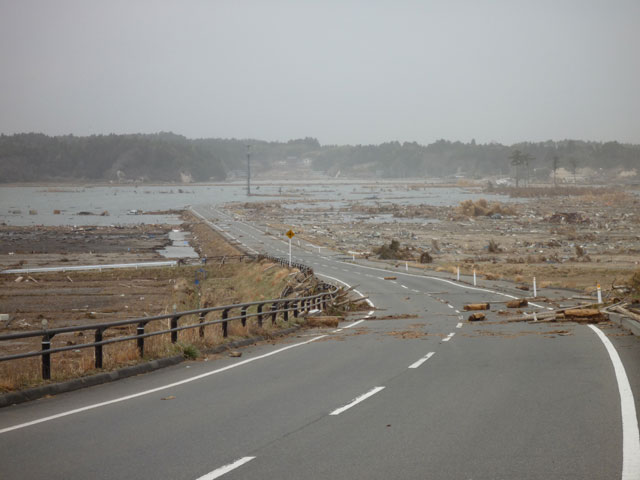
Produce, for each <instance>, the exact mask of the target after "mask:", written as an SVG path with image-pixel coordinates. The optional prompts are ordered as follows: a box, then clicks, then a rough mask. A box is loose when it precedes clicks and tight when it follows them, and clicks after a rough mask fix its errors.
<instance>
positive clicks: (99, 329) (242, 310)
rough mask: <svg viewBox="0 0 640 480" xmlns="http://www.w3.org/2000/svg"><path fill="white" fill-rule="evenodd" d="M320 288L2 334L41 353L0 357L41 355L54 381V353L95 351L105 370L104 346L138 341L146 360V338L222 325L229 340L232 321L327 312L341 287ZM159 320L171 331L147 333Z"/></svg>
mask: <svg viewBox="0 0 640 480" xmlns="http://www.w3.org/2000/svg"><path fill="white" fill-rule="evenodd" d="M258 258H266V259H269V260H272V261H276V262H278V263H280V264H283V265H286V266H288V265H289V262H288V260H286V259H283V258H280V257H273V256H270V255H260V256H259V257H258ZM292 266H293V267H295V268H298V269H299V270H300V271H303V272H304V273H306V274H312V273H313V270H311V268H309V267H307V266H306V265H302V264H299V263H295V264H294V263H292ZM319 287H320V289H322V290H323V291H322V292H320V293H317V294H314V295H309V296H304V297H294V298H277V299H269V300H261V301H257V302H248V303H238V304H233V305H221V306H217V307H209V308H201V309H197V310H187V311H184V312H174V313H170V314H165V315H156V316H151V317H141V318H134V319H129V320H120V321H115V322H108V323H98V324H92V325H80V326H72V327H61V328H53V329H44V330H37V331H31V332H23V333H11V334H7V335H0V342H1V341H8V340H18V339H24V338H32V337H42V341H41V350H39V351H32V352H27V353H17V354H13V355H6V356H4V357H0V362H6V361H11V360H18V359H22V358H30V357H37V356H41V357H42V378H43V379H44V380H49V379H50V378H51V355H52V354H53V353H59V352H66V351H69V350H79V349H83V348H94V352H95V353H94V357H95V368H102V364H103V350H102V347H103V346H104V345H109V344H112V343H118V342H126V341H130V340H136V341H137V348H138V352H139V355H140V357H143V356H144V340H145V338H148V337H153V336H157V335H164V334H170V335H171V343H176V342H177V341H178V332H180V331H182V330H189V329H195V328H198V329H199V336H200V338H204V334H205V327H207V326H209V325H216V324H221V325H222V336H223V338H226V337H227V336H228V325H229V322H231V321H235V320H240V321H241V323H242V326H243V327H244V326H246V325H247V319H249V318H254V317H257V320H258V326H259V327H262V325H263V322H264V319H265V317H267V318H268V317H271V322H272V324H275V322H276V318H277V315H278V314H282V316H283V320H284V321H285V322H288V321H289V312H292V313H293V317H294V318H297V317H298V316H299V315H300V314H301V313H308V312H309V311H311V310H314V309H317V310H323V309H326V308H327V306H328V305H329V302H332V301H333V299H334V296H335V294H336V293H337V292H338V288H337V287H335V286H333V285H330V284H327V283H324V282H323V283H321V284H320V285H319ZM253 307H255V312H252V313H249V309H251V308H253ZM265 307H268V308H265ZM233 310H237V311H239V312H238V314H236V315H233V316H229V314H230V312H232V311H233ZM211 312H222V314H221V318H219V319H215V320H206V316H207V314H209V313H211ZM189 315H197V316H198V319H199V321H198V323H194V324H189V325H180V319H181V318H182V317H186V316H189ZM159 320H169V322H170V328H168V329H164V330H157V331H153V332H148V331H145V328H146V326H147V324H148V323H149V322H154V321H159ZM127 325H135V326H136V335H127V336H123V337H116V338H111V339H108V340H105V339H104V333H105V331H106V330H108V329H109V328H114V327H122V326H127ZM87 330H93V331H94V341H93V342H91V343H83V344H80V345H68V346H63V347H57V348H51V340H52V339H53V338H54V337H55V336H56V335H59V334H64V333H73V332H83V331H87Z"/></svg>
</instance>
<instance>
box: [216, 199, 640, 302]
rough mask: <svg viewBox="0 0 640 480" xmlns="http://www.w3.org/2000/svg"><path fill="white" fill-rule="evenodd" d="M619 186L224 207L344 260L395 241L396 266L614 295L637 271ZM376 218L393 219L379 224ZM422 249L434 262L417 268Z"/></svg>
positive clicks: (632, 225)
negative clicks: (452, 203) (443, 203)
mask: <svg viewBox="0 0 640 480" xmlns="http://www.w3.org/2000/svg"><path fill="white" fill-rule="evenodd" d="M621 188H622V187H620V188H617V187H615V188H614V187H607V188H599V187H591V188H585V187H581V188H576V189H573V187H562V188H558V189H553V188H552V187H547V189H546V190H544V189H543V190H541V189H539V188H538V189H534V188H531V189H524V188H521V189H519V190H518V191H515V192H514V191H511V192H504V193H510V194H512V195H516V197H515V198H514V200H515V201H514V202H513V203H509V204H502V205H492V204H491V202H482V201H481V200H480V201H476V202H471V201H470V200H468V201H465V202H462V203H461V204H460V205H458V206H456V207H439V206H430V205H413V206H405V205H400V204H389V203H379V204H377V205H365V204H362V203H358V202H351V203H350V204H349V205H348V206H347V207H343V208H341V209H335V210H334V209H333V208H330V207H327V206H325V205H323V203H322V202H317V203H316V205H315V206H314V207H313V208H308V207H307V208H305V209H297V208H291V207H292V206H291V205H287V207H286V208H285V207H284V202H269V203H263V204H259V205H256V204H241V203H238V204H232V205H229V206H228V209H229V211H231V212H233V213H234V214H236V215H241V216H244V217H246V218H247V219H248V220H253V221H259V222H262V223H266V224H267V225H268V227H269V228H270V230H272V231H274V232H278V231H282V232H284V231H286V230H287V229H289V228H295V230H296V233H297V235H298V237H297V238H300V239H305V240H307V241H309V242H310V243H312V244H314V245H321V246H327V247H330V248H332V249H335V250H337V251H341V252H343V253H345V255H349V256H351V255H352V254H351V253H349V252H357V253H356V257H367V258H369V259H376V258H377V257H378V255H376V253H375V252H376V250H377V249H379V248H380V247H381V246H383V245H388V244H390V242H391V241H392V240H397V241H398V242H399V244H400V249H399V251H398V252H397V254H396V256H395V258H396V259H397V260H399V261H401V262H402V263H404V261H405V260H406V261H409V262H410V264H411V265H413V266H417V267H421V268H425V269H432V270H437V271H448V272H451V273H452V274H453V273H455V271H456V268H457V267H460V270H461V273H462V274H463V275H464V274H467V275H469V274H472V272H473V270H476V273H477V274H478V275H484V276H486V277H487V278H490V279H505V280H510V281H514V282H518V283H522V284H529V285H530V284H531V283H532V279H533V277H534V276H535V277H536V279H537V285H538V287H539V288H544V287H547V286H548V287H564V288H571V289H578V290H582V291H584V292H585V293H590V292H593V291H595V289H596V286H597V285H598V284H601V285H602V288H603V290H605V291H611V290H612V287H613V286H619V285H621V284H624V283H625V282H626V281H627V280H628V278H629V277H630V276H631V275H632V274H633V273H634V271H638V269H640V196H639V195H638V194H637V192H634V191H632V190H627V191H622V190H621ZM473 191H474V192H476V193H477V192H478V191H480V189H478V188H476V189H474V190H473ZM485 191H486V190H485ZM487 193H495V192H493V191H491V192H487ZM574 193H575V194H574ZM287 203H290V202H287ZM345 215H348V218H349V220H347V221H345V220H344V218H345ZM354 215H355V217H354ZM381 215H383V216H384V215H386V216H390V217H392V221H385V222H377V221H376V218H379V217H380V216H381ZM305 216H306V217H307V218H310V219H311V220H310V221H309V222H306V223H305V224H303V225H300V224H297V225H295V226H294V225H292V224H289V223H286V222H285V221H284V219H287V218H291V217H296V218H298V219H300V218H305ZM424 252H427V253H429V255H430V256H431V258H432V261H431V262H430V263H424V264H421V263H420V256H421V255H422V254H423V253H424Z"/></svg>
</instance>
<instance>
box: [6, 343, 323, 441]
mask: <svg viewBox="0 0 640 480" xmlns="http://www.w3.org/2000/svg"><path fill="white" fill-rule="evenodd" d="M326 336H327V335H319V336H317V337H314V338H312V339H311V340H307V341H306V342H300V343H294V344H293V345H288V346H286V347H283V348H279V349H278V350H274V351H273V352H269V353H265V354H263V355H258V356H257V357H252V358H247V359H246V360H242V361H241V362H238V363H234V364H231V365H227V366H226V367H222V368H218V369H216V370H212V371H210V372H207V373H201V374H200V375H195V376H193V377H189V378H185V379H184V380H180V381H178V382H173V383H169V384H167V385H162V386H160V387H156V388H151V389H149V390H144V391H142V392H138V393H133V394H131V395H126V396H124V397H119V398H114V399H113V400H107V401H105V402H100V403H94V404H92V405H87V406H85V407H80V408H75V409H73V410H67V411H66V412H62V413H57V414H55V415H50V416H48V417H42V418H38V419H37V420H32V421H30V422H25V423H20V424H18V425H13V426H11V427H6V428H3V429H0V434H2V433H7V432H11V431H12V430H19V429H21V428H26V427H30V426H31V425H37V424H38V423H44V422H48V421H50V420H55V419H57V418H62V417H66V416H69V415H74V414H76V413H80V412H85V411H87V410H93V409H95V408H100V407H105V406H107V405H111V404H113V403H120V402H124V401H126V400H131V399H133V398H138V397H142V396H144V395H149V394H150V393H156V392H159V391H161V390H166V389H167V388H173V387H177V386H179V385H184V384H185V383H191V382H195V381H196V380H200V379H201V378H205V377H209V376H211V375H215V374H217V373H222V372H225V371H227V370H231V369H232V368H236V367H239V366H241V365H246V364H247V363H251V362H255V361H256V360H262V359H263V358H267V357H270V356H272V355H276V354H278V353H281V352H284V351H286V350H290V349H292V348H295V347H300V346H302V345H306V344H308V343H311V342H315V341H316V340H320V339H321V338H325V337H326Z"/></svg>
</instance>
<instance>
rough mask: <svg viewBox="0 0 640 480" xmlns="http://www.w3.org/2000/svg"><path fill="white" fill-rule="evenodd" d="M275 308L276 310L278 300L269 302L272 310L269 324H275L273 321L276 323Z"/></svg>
mask: <svg viewBox="0 0 640 480" xmlns="http://www.w3.org/2000/svg"><path fill="white" fill-rule="evenodd" d="M276 310H278V302H273V303H272V304H271V311H272V312H273V313H272V314H271V325H275V323H276V316H277V315H278V314H277V313H276Z"/></svg>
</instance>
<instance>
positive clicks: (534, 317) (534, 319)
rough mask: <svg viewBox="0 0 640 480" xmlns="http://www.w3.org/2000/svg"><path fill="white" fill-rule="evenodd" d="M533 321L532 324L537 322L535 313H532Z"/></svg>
mask: <svg viewBox="0 0 640 480" xmlns="http://www.w3.org/2000/svg"><path fill="white" fill-rule="evenodd" d="M533 321H534V322H537V321H538V315H536V312H533Z"/></svg>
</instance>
